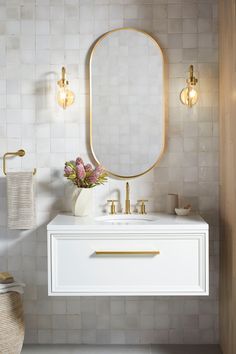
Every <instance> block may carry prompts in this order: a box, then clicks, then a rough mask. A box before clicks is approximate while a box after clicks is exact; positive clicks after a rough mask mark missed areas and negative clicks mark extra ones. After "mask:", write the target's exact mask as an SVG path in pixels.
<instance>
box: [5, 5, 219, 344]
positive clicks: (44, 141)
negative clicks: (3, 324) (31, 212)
mask: <svg viewBox="0 0 236 354" xmlns="http://www.w3.org/2000/svg"><path fill="white" fill-rule="evenodd" d="M123 26H132V27H136V28H140V29H143V30H146V31H148V32H150V33H151V34H152V35H153V36H154V37H155V38H156V39H157V40H158V41H159V43H160V44H161V46H162V48H163V50H164V52H165V55H166V58H167V61H168V69H169V122H168V139H167V143H168V145H167V149H166V153H165V155H164V158H163V159H162V161H161V164H160V165H159V167H157V168H155V169H154V170H153V171H152V172H150V173H149V174H147V175H146V176H143V177H141V178H139V179H136V180H133V181H131V198H132V202H135V201H136V199H139V198H141V197H145V198H148V199H149V200H150V202H149V210H164V209H165V200H166V194H167V193H168V192H169V193H170V192H175V193H179V194H180V196H181V198H182V200H183V199H184V201H186V202H190V203H191V204H192V205H193V207H194V209H198V210H199V211H200V212H201V214H202V215H203V216H204V217H205V218H206V220H207V221H208V222H209V223H210V226H211V236H210V238H211V241H210V255H211V264H210V297H207V298H197V297H192V298H183V297H181V298H167V297H162V298H145V297H139V298H137V297H131V298H128V297H127V298H124V297H113V298H93V297H92V298H48V296H47V265H46V262H47V257H46V227H45V225H46V223H47V222H48V221H49V220H50V219H51V218H52V217H53V216H54V215H55V214H57V213H58V212H59V211H60V210H62V209H64V208H65V204H66V203H65V201H66V200H68V193H67V192H65V191H64V186H65V185H66V184H67V182H66V181H64V178H63V166H64V162H65V160H67V159H71V158H74V157H76V156H77V155H80V156H82V157H83V158H84V159H85V160H87V159H88V158H89V157H88V155H89V149H88V142H87V141H86V131H87V129H88V116H89V111H88V66H87V62H88V51H89V48H90V47H91V45H92V44H93V42H94V41H95V40H96V39H97V38H98V36H100V35H101V34H103V33H104V32H106V31H108V30H110V29H114V28H118V27H123ZM217 31H218V30H217V1H216V0H202V1H201V0H199V1H197V0H143V1H141V0H51V1H50V0H36V1H34V0H7V1H6V0H1V1H0V51H1V52H0V53H1V55H0V151H1V153H0V154H1V156H2V155H3V154H4V153H5V152H6V151H12V150H13V151H14V150H17V149H19V148H24V149H25V150H26V151H27V154H26V156H25V157H24V158H22V159H20V158H14V159H12V160H11V161H9V163H8V167H9V169H17V168H18V169H19V168H22V169H31V168H34V167H37V175H36V177H35V180H36V183H37V223H38V227H37V228H36V230H33V231H32V230H31V231H29V232H28V231H27V232H19V231H10V230H8V229H7V228H6V220H7V219H6V218H7V215H6V192H5V190H6V178H5V177H4V176H3V174H2V171H1V178H0V198H1V200H0V225H1V228H0V237H1V238H0V249H1V258H0V269H1V270H8V271H10V272H12V273H13V274H14V275H15V277H16V278H18V279H21V280H23V281H24V282H25V283H26V284H27V286H26V291H25V296H24V299H25V314H26V316H25V317H26V328H27V330H26V340H27V341H28V342H40V343H60V342H63V343H78V342H79V343H81V342H82V343H104V344H106V343H215V342H217V341H218V330H217V320H218V313H217V312H218V249H219V235H218V212H217V210H218V96H217V90H218V87H217V76H218V63H217V60H218V58H217V55H218V50H217ZM63 64H64V65H66V68H67V70H68V74H69V79H70V82H71V87H72V88H73V90H74V91H75V93H76V103H75V104H74V105H73V106H72V107H71V108H70V109H68V110H66V111H65V112H64V111H63V110H62V109H60V107H59V106H58V105H57V104H56V101H55V93H56V81H57V80H58V79H59V76H60V69H61V66H62V65H63ZM189 64H194V65H195V68H196V69H197V70H198V76H199V88H200V100H199V103H198V104H197V106H195V107H194V108H193V109H191V110H190V109H188V108H186V107H184V106H182V105H181V103H180V102H179V92H180V90H181V89H182V88H183V85H184V81H185V78H186V75H187V70H188V66H189ZM124 184H125V181H117V180H112V179H110V180H109V183H107V185H106V186H103V187H101V188H100V187H99V188H97V190H96V208H97V210H98V209H100V208H102V207H103V206H104V205H105V202H106V199H107V197H108V196H109V197H110V196H111V194H113V193H117V189H119V190H120V191H121V200H122V201H123V197H124ZM186 266H187V265H186ZM173 271H174V270H173Z"/></svg>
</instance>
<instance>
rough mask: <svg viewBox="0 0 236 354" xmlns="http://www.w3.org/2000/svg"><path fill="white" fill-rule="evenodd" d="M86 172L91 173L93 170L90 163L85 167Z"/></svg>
mask: <svg viewBox="0 0 236 354" xmlns="http://www.w3.org/2000/svg"><path fill="white" fill-rule="evenodd" d="M84 169H85V172H91V171H92V170H93V166H92V165H91V164H90V163H87V165H85V166H84Z"/></svg>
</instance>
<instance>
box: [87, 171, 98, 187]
mask: <svg viewBox="0 0 236 354" xmlns="http://www.w3.org/2000/svg"><path fill="white" fill-rule="evenodd" d="M97 180H98V176H97V173H96V171H95V170H94V171H93V172H92V173H91V175H90V176H88V182H89V183H91V184H95V183H97Z"/></svg>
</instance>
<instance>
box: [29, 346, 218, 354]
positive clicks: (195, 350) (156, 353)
mask: <svg viewBox="0 0 236 354" xmlns="http://www.w3.org/2000/svg"><path fill="white" fill-rule="evenodd" d="M42 353H43V354H222V353H221V351H220V349H219V347H218V346H217V345H152V346H141V345H139V346H126V345H125V346H122V345H115V346H112V345H106V346H91V345H62V344H60V345H25V346H24V348H23V351H22V354H42Z"/></svg>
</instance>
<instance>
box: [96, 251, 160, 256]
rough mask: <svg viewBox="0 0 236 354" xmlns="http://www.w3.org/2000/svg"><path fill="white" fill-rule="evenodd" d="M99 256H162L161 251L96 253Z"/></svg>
mask: <svg viewBox="0 0 236 354" xmlns="http://www.w3.org/2000/svg"><path fill="white" fill-rule="evenodd" d="M95 253H96V254H97V255H109V254H110V255H112V254H113V255H150V256H155V255H158V254H160V251H96V252H95Z"/></svg>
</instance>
